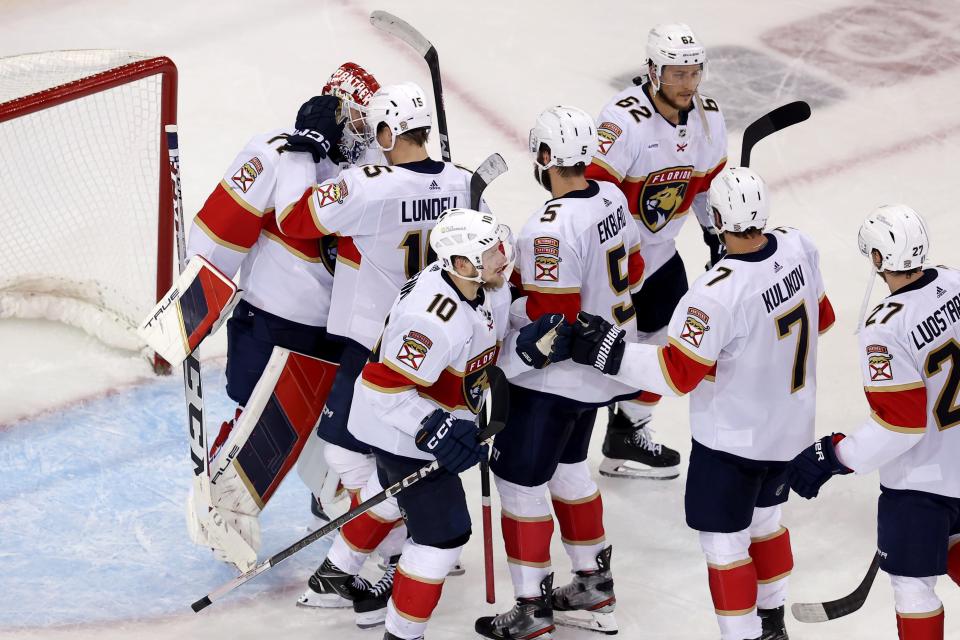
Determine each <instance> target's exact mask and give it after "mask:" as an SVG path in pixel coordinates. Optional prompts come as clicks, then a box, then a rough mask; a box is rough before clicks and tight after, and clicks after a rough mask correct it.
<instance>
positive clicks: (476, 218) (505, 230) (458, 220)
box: [430, 208, 513, 282]
mask: <svg viewBox="0 0 960 640" xmlns="http://www.w3.org/2000/svg"><path fill="white" fill-rule="evenodd" d="M430 247H431V248H432V249H433V251H434V253H436V254H437V259H438V260H439V261H440V266H441V267H442V268H443V270H444V271H449V272H451V273H455V274H456V275H457V276H458V277H460V278H464V279H465V280H472V281H474V282H483V280H482V278H481V277H480V274H479V273H478V274H477V275H476V276H475V277H473V278H469V277H466V276H463V275H461V274H459V273H457V272H456V269H454V267H453V257H454V256H463V257H464V258H466V259H467V260H469V261H470V264H472V265H473V266H474V267H476V269H477V271H478V272H479V271H482V270H483V254H484V252H485V251H487V250H488V249H490V248H491V247H500V249H501V251H503V254H504V255H505V256H506V258H507V266H506V269H504V271H503V274H502V275H503V277H504V279H507V278H509V277H510V272H511V271H512V270H513V247H512V245H511V242H510V228H509V227H508V226H507V225H505V224H500V223H498V222H497V218H496V216H494V215H493V214H492V213H482V212H480V211H474V210H473V209H460V208H456V209H447V210H446V211H444V212H443V213H441V214H440V217H439V218H438V219H437V224H436V226H435V227H434V228H433V230H431V231H430Z"/></svg>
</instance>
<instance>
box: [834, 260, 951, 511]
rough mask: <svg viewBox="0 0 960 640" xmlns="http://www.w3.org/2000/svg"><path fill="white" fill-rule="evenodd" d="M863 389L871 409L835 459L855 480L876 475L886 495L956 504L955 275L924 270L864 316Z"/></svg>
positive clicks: (840, 444)
mask: <svg viewBox="0 0 960 640" xmlns="http://www.w3.org/2000/svg"><path fill="white" fill-rule="evenodd" d="M860 361H861V370H862V372H863V388H864V392H865V393H866V395H867V401H868V402H869V403H870V408H871V409H872V413H871V416H870V418H869V420H867V423H866V424H865V425H864V427H863V428H861V429H859V430H857V431H856V432H855V433H853V434H852V435H850V436H848V437H846V438H845V439H843V440H841V441H840V443H839V444H838V445H837V456H838V457H839V458H840V461H841V462H843V463H844V464H845V465H846V466H848V467H850V468H852V469H853V470H854V471H856V472H857V473H869V472H871V471H873V470H874V469H876V468H878V467H879V469H880V484H882V485H883V486H885V487H888V488H890V489H912V490H915V491H926V492H928V493H936V494H939V495H943V496H950V497H952V498H960V429H955V428H954V427H957V426H960V406H958V404H960V403H958V399H957V392H958V389H960V272H957V271H955V270H953V269H948V268H946V267H937V268H935V269H926V270H925V271H924V272H923V274H922V275H921V276H920V277H919V278H918V279H917V280H916V281H914V282H913V283H911V284H909V285H907V286H905V287H903V288H901V289H900V290H898V291H897V292H896V293H894V294H891V295H890V296H888V297H887V298H885V299H884V301H883V302H882V303H881V304H880V305H878V306H877V307H875V308H874V309H873V311H871V312H870V314H869V315H868V316H867V318H866V321H865V323H864V326H863V328H862V329H861V331H860Z"/></svg>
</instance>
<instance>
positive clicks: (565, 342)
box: [516, 313, 571, 369]
mask: <svg viewBox="0 0 960 640" xmlns="http://www.w3.org/2000/svg"><path fill="white" fill-rule="evenodd" d="M570 334H571V330H570V325H568V324H567V322H566V320H564V318H563V314H562V313H548V314H547V315H544V316H540V317H539V318H538V319H537V321H536V322H532V323H530V324H528V325H527V326H525V327H524V328H523V329H520V334H519V335H518V336H517V347H516V349H517V355H518V356H520V358H521V359H522V360H523V361H524V362H526V363H527V364H528V365H529V366H531V367H533V368H534V369H543V368H544V367H545V366H547V365H548V364H550V363H551V362H560V361H561V360H566V359H567V358H569V357H570Z"/></svg>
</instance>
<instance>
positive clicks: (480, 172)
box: [470, 153, 507, 211]
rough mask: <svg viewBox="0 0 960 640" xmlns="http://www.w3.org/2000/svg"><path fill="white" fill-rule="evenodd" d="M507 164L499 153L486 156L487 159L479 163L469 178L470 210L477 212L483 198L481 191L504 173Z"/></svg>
mask: <svg viewBox="0 0 960 640" xmlns="http://www.w3.org/2000/svg"><path fill="white" fill-rule="evenodd" d="M506 171H507V163H506V161H505V160H504V159H503V156H501V155H500V154H499V153H494V154H491V155H489V156H487V159H486V160H484V161H483V162H481V163H480V166H479V167H477V170H476V171H474V172H473V177H472V178H470V208H471V209H473V210H474V211H479V207H480V199H481V198H482V197H483V191H484V190H485V189H486V188H487V187H488V186H490V183H491V182H493V181H494V179H495V178H496V177H497V176H499V175H501V174H504V173H506Z"/></svg>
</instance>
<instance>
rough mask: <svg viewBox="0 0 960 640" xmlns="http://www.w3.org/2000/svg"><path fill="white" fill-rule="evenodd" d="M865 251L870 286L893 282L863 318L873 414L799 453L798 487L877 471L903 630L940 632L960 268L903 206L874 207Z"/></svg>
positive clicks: (948, 554)
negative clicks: (935, 258) (935, 256)
mask: <svg viewBox="0 0 960 640" xmlns="http://www.w3.org/2000/svg"><path fill="white" fill-rule="evenodd" d="M860 250H861V252H862V253H863V255H864V256H866V257H867V258H868V259H869V260H870V263H871V288H872V282H873V280H872V279H873V278H874V277H876V276H877V275H879V276H880V278H882V279H883V281H884V283H885V284H886V285H887V287H888V288H889V290H890V295H889V296H887V297H886V298H884V300H883V302H882V303H880V304H879V305H877V306H876V307H875V308H874V309H873V310H872V311H871V312H870V313H869V314H868V315H867V316H866V318H865V319H864V320H862V322H863V325H862V326H861V328H860V351H859V352H860V369H861V371H862V374H863V389H864V393H865V394H866V396H867V402H868V404H869V405H870V409H871V413H870V417H868V418H867V419H866V420H865V421H864V423H863V426H862V427H861V428H860V429H858V430H856V431H855V432H854V433H852V434H850V435H849V436H844V434H842V433H835V434H831V435H829V436H825V437H823V438H821V439H820V440H818V441H817V442H816V443H815V444H814V445H812V446H810V447H809V448H807V449H805V450H804V451H803V452H802V453H801V454H800V455H798V456H797V457H796V458H794V460H793V462H792V463H791V464H790V466H789V468H788V475H789V479H790V485H791V487H792V488H793V490H794V491H796V492H797V493H799V494H800V495H801V496H803V497H805V498H813V497H815V496H816V495H817V493H818V492H819V490H820V487H821V486H822V485H823V484H824V483H825V482H826V481H827V480H829V479H830V477H831V476H832V475H833V474H837V473H839V474H844V473H850V472H856V473H871V472H872V471H874V470H876V469H879V470H880V499H879V504H878V508H877V520H878V527H877V531H878V536H877V549H878V550H879V553H880V567H881V568H882V569H883V570H884V571H886V572H887V573H888V574H889V575H890V581H891V583H892V584H893V597H894V604H895V606H896V614H897V631H898V633H899V637H900V639H901V640H942V639H943V637H944V635H943V634H944V628H943V627H944V613H943V604H942V603H941V602H940V599H939V598H938V597H937V594H936V592H935V591H934V587H935V585H936V583H937V576H941V575H943V574H947V575H949V576H950V578H951V579H953V581H954V582H955V583H957V584H958V585H960V463H958V461H960V429H954V427H956V426H957V425H960V408H958V406H957V388H958V381H960V272H957V271H955V270H954V269H950V268H947V267H939V266H938V267H936V268H924V265H925V263H926V261H927V254H928V252H929V251H930V236H929V233H928V232H927V227H926V225H925V224H924V222H923V219H922V218H921V217H920V216H919V215H918V214H917V213H916V212H915V211H914V210H913V209H911V208H910V207H907V206H906V205H888V206H884V207H880V208H878V209H877V210H875V211H874V212H873V213H871V214H870V215H869V216H868V217H867V219H866V220H865V221H864V223H863V225H862V226H861V227H860ZM867 296H868V297H869V293H868V294H867Z"/></svg>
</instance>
